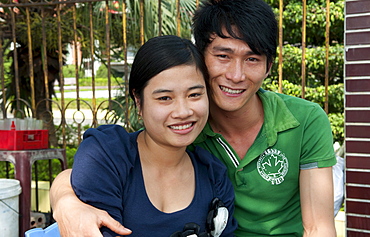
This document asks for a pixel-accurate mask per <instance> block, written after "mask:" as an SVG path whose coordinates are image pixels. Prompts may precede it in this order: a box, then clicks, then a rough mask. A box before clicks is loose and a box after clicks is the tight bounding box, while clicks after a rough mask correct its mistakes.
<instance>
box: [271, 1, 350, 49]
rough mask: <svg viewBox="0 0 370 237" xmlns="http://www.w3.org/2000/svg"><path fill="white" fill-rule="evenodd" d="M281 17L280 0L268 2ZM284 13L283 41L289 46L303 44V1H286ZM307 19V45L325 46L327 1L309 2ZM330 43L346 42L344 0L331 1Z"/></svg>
mask: <svg viewBox="0 0 370 237" xmlns="http://www.w3.org/2000/svg"><path fill="white" fill-rule="evenodd" d="M266 2H267V3H269V4H270V5H271V6H272V7H273V8H274V12H275V14H276V16H279V0H266ZM284 2H285V5H284V9H283V10H284V11H283V40H284V42H287V43H289V44H300V43H301V42H302V16H303V10H302V0H290V1H284ZM306 10H307V13H306V14H307V17H306V20H307V22H306V44H307V45H311V46H313V45H315V46H319V45H324V44H325V31H326V1H325V0H308V1H307V8H306ZM329 18H330V35H329V38H330V43H331V44H335V43H340V44H342V43H343V41H344V38H343V37H344V34H343V29H344V0H331V1H330V17H329Z"/></svg>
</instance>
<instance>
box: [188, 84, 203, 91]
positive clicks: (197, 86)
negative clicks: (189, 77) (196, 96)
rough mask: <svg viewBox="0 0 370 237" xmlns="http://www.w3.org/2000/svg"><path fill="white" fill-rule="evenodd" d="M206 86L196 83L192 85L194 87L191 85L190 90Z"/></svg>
mask: <svg viewBox="0 0 370 237" xmlns="http://www.w3.org/2000/svg"><path fill="white" fill-rule="evenodd" d="M204 88H205V86H204V85H200V84H199V85H196V86H192V87H189V89H188V90H189V91H190V90H195V89H204Z"/></svg>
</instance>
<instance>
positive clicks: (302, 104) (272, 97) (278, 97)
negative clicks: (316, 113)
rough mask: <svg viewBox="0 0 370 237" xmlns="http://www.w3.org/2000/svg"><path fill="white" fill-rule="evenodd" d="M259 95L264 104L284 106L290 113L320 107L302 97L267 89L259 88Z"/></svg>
mask: <svg viewBox="0 0 370 237" xmlns="http://www.w3.org/2000/svg"><path fill="white" fill-rule="evenodd" d="M259 95H260V98H261V100H262V101H263V104H264V105H265V104H268V105H270V106H273V107H284V106H285V107H287V108H288V109H289V110H290V111H291V112H292V113H294V112H301V111H307V109H321V107H320V105H319V104H317V103H314V102H312V101H308V100H305V99H302V98H300V97H295V96H291V95H286V94H281V93H277V92H273V91H267V90H263V89H261V90H259Z"/></svg>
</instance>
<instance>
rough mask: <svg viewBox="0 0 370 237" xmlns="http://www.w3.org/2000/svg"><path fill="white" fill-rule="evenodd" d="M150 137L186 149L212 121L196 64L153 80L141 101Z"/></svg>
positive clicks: (182, 66) (177, 67) (159, 142)
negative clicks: (208, 121) (209, 118)
mask: <svg viewBox="0 0 370 237" xmlns="http://www.w3.org/2000/svg"><path fill="white" fill-rule="evenodd" d="M136 102H137V105H138V106H139V112H140V114H141V116H142V118H143V122H144V125H145V130H146V134H147V137H148V138H149V139H150V140H152V141H153V142H155V143H156V144H158V145H161V146H170V147H176V148H179V147H185V146H188V145H190V144H191V143H192V142H193V141H194V140H195V138H196V137H197V136H198V135H199V133H200V132H201V130H202V129H203V127H204V125H205V124H206V121H207V119H208V98H207V89H206V85H205V81H204V78H203V75H202V73H201V72H200V71H199V70H197V68H196V67H195V65H181V66H176V67H172V68H170V69H167V70H165V71H162V72H161V73H159V74H158V75H156V76H154V77H153V78H152V79H150V81H149V83H148V85H147V86H146V87H145V89H144V91H143V103H142V105H141V107H140V103H138V102H139V101H138V100H137V101H136Z"/></svg>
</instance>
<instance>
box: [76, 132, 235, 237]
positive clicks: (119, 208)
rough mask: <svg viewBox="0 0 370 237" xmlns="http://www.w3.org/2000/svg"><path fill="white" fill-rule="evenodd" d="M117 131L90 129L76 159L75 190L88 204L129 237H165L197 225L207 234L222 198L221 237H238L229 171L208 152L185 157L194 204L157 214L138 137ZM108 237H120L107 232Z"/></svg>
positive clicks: (105, 233) (194, 153)
mask: <svg viewBox="0 0 370 237" xmlns="http://www.w3.org/2000/svg"><path fill="white" fill-rule="evenodd" d="M139 133H140V131H138V132H134V133H127V132H126V130H125V129H124V128H122V127H121V126H118V125H102V126H100V127H98V128H97V129H88V130H87V131H86V132H85V133H84V139H83V142H82V143H81V144H80V146H79V148H78V151H77V153H76V155H75V159H74V164H73V171H72V176H71V183H72V187H73V189H74V191H75V193H76V194H77V196H78V197H79V198H80V199H81V200H82V201H83V202H85V203H88V204H90V205H92V206H95V207H97V208H99V209H103V210H106V211H107V212H108V213H109V214H110V215H111V216H112V217H113V218H114V219H116V220H117V221H119V222H120V223H122V224H123V225H124V226H125V227H127V228H129V229H131V230H132V234H131V235H130V236H151V237H156V236H158V237H166V236H170V235H171V234H173V233H174V232H176V231H182V230H183V228H184V226H185V224H187V223H196V224H198V225H199V226H200V228H201V232H203V231H205V229H206V220H207V214H208V211H209V206H210V203H211V201H212V199H213V198H215V197H218V198H219V199H220V200H221V201H222V202H223V203H224V204H225V206H226V207H227V208H228V210H229V219H228V224H227V226H226V228H225V230H224V231H223V234H222V235H221V236H234V235H233V232H234V230H235V229H236V228H237V223H236V221H235V219H233V217H232V214H233V212H234V191H233V187H232V184H231V182H230V180H229V179H228V178H227V174H226V167H225V166H224V165H223V164H222V163H221V162H220V161H219V160H218V159H217V158H216V157H214V156H213V155H211V154H210V153H209V152H208V151H205V150H203V149H202V148H200V147H196V149H195V150H194V152H190V151H187V152H188V154H189V156H190V158H191V160H192V162H193V166H194V172H195V179H196V187H195V194H194V197H193V200H192V202H191V204H190V205H189V206H188V207H186V208H185V209H183V210H180V211H176V212H174V213H164V212H161V211H159V210H158V209H157V208H156V207H154V206H153V204H152V203H151V202H150V200H149V198H148V196H147V193H146V190H145V186H144V179H143V175H142V168H141V163H140V158H139V154H138V146H137V136H138V134H139ZM101 231H102V233H103V235H104V236H117V234H115V233H114V232H112V231H111V230H109V229H108V228H106V227H103V228H101Z"/></svg>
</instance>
